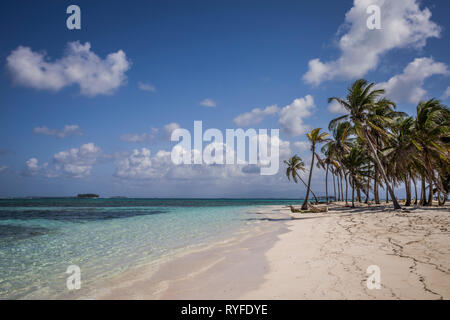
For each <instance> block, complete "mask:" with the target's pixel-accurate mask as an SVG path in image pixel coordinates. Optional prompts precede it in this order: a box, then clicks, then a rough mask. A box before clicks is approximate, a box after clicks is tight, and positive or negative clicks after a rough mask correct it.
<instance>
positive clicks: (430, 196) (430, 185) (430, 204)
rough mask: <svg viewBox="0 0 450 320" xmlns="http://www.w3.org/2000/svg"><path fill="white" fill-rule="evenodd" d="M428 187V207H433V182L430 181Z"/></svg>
mask: <svg viewBox="0 0 450 320" xmlns="http://www.w3.org/2000/svg"><path fill="white" fill-rule="evenodd" d="M428 187H429V188H430V190H429V193H428V203H427V206H432V205H433V180H432V179H430V183H429V184H428Z"/></svg>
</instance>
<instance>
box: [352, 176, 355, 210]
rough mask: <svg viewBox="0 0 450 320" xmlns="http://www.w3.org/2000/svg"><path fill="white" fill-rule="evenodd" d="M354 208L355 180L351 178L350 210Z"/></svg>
mask: <svg viewBox="0 0 450 320" xmlns="http://www.w3.org/2000/svg"><path fill="white" fill-rule="evenodd" d="M354 207H355V178H352V208H354Z"/></svg>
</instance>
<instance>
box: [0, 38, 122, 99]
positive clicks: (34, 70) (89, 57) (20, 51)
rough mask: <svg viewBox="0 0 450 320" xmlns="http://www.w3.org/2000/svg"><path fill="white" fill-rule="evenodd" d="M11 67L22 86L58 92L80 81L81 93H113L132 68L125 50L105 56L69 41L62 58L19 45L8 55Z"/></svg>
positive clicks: (86, 45)
mask: <svg viewBox="0 0 450 320" xmlns="http://www.w3.org/2000/svg"><path fill="white" fill-rule="evenodd" d="M7 67H8V69H9V71H10V72H11V74H12V77H13V80H14V82H15V83H17V84H18V85H23V86H26V87H31V88H34V89H39V90H52V91H58V90H60V89H62V88H64V87H67V86H71V85H74V84H77V85H78V86H79V87H80V91H81V94H83V95H87V96H95V95H99V94H112V93H113V92H114V91H115V90H116V89H117V88H119V87H120V86H121V85H123V84H124V83H125V82H126V76H125V72H126V71H128V69H129V68H130V62H129V61H128V60H127V57H126V55H125V52H123V51H122V50H119V51H117V52H115V53H110V54H108V55H107V56H106V58H105V59H102V58H100V57H99V56H97V55H96V54H95V53H94V52H92V51H91V44H90V43H89V42H86V43H85V44H81V43H80V42H78V41H76V42H69V43H68V46H67V50H66V52H65V54H64V56H63V57H62V58H60V59H59V60H55V61H53V62H51V61H49V59H48V58H47V56H46V54H45V53H42V52H35V51H33V50H32V49H31V48H29V47H23V46H19V47H18V48H17V49H16V50H14V51H12V52H11V54H10V55H9V56H8V57H7Z"/></svg>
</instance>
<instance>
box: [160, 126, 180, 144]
mask: <svg viewBox="0 0 450 320" xmlns="http://www.w3.org/2000/svg"><path fill="white" fill-rule="evenodd" d="M178 128H180V125H179V124H178V123H176V122H172V123H169V124H166V125H165V126H164V127H163V134H164V139H165V140H167V141H170V137H171V135H172V131H173V130H175V129H178Z"/></svg>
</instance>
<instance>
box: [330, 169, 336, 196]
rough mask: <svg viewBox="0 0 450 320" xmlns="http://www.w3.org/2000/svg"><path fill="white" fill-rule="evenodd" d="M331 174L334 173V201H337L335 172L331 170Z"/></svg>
mask: <svg viewBox="0 0 450 320" xmlns="http://www.w3.org/2000/svg"><path fill="white" fill-rule="evenodd" d="M331 174H332V175H333V188H334V202H336V201H337V198H336V181H335V179H334V172H333V171H331Z"/></svg>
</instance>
